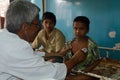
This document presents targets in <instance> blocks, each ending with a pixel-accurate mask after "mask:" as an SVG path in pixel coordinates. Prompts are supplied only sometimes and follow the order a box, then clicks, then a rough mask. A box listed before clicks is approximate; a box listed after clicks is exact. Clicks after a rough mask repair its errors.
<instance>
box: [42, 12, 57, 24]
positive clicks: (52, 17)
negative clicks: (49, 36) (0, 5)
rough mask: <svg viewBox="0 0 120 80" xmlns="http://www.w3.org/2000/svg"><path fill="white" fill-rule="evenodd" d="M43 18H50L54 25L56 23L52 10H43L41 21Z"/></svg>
mask: <svg viewBox="0 0 120 80" xmlns="http://www.w3.org/2000/svg"><path fill="white" fill-rule="evenodd" d="M45 19H50V20H52V21H53V22H54V25H55V24H56V16H55V15H54V14H53V13H52V12H45V13H44V14H43V16H42V22H43V21H44V20H45Z"/></svg>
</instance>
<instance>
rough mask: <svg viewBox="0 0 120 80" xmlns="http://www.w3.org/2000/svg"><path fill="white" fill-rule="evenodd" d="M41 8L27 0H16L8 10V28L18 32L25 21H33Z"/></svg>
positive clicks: (10, 30)
mask: <svg viewBox="0 0 120 80" xmlns="http://www.w3.org/2000/svg"><path fill="white" fill-rule="evenodd" d="M39 11H40V8H39V7H37V6H36V5H35V4H33V3H31V2H29V1H27V0H14V1H12V2H11V3H10V5H9V7H8V9H7V12H6V28H7V30H8V31H9V32H12V33H17V31H18V30H19V29H20V27H21V25H22V24H23V23H31V22H32V21H33V20H34V18H35V17H36V16H38V15H39Z"/></svg>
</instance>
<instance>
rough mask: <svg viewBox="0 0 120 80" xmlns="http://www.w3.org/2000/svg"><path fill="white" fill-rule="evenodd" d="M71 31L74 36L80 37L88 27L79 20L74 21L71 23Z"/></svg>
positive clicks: (83, 35)
mask: <svg viewBox="0 0 120 80" xmlns="http://www.w3.org/2000/svg"><path fill="white" fill-rule="evenodd" d="M73 32H74V35H75V36H76V38H82V37H85V36H86V34H87V32H88V29H87V26H86V25H85V24H84V23H81V22H80V21H75V22H74V23H73Z"/></svg>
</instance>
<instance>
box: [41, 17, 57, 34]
mask: <svg viewBox="0 0 120 80" xmlns="http://www.w3.org/2000/svg"><path fill="white" fill-rule="evenodd" d="M42 26H43V27H44V29H45V31H46V32H48V33H51V32H52V30H53V29H54V26H55V25H54V22H53V21H52V20H50V19H45V20H43V22H42Z"/></svg>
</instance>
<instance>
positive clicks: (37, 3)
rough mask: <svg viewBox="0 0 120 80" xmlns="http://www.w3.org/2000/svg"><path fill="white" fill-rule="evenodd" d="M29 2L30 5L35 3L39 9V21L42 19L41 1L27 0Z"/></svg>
mask: <svg viewBox="0 0 120 80" xmlns="http://www.w3.org/2000/svg"><path fill="white" fill-rule="evenodd" d="M28 1H31V2H32V3H35V4H36V5H37V6H38V7H39V8H40V19H41V18H42V13H43V12H42V8H43V7H42V0H28Z"/></svg>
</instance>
